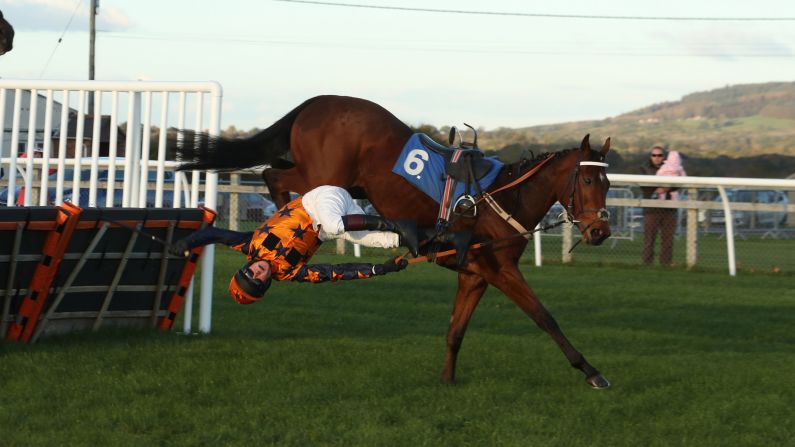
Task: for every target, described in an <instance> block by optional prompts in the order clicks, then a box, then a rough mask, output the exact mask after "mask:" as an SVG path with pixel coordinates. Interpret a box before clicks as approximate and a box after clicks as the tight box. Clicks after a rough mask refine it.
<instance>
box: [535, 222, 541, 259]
mask: <svg viewBox="0 0 795 447" xmlns="http://www.w3.org/2000/svg"><path fill="white" fill-rule="evenodd" d="M535 229H536V232H535V233H533V253H534V257H535V261H536V267H541V224H540V223H539V224H537V225H536V228H535Z"/></svg>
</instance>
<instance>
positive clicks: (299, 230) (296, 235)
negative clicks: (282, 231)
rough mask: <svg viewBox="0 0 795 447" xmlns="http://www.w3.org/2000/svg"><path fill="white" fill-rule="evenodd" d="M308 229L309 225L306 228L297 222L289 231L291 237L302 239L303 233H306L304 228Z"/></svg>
mask: <svg viewBox="0 0 795 447" xmlns="http://www.w3.org/2000/svg"><path fill="white" fill-rule="evenodd" d="M308 229H309V226H307V227H306V228H303V227H301V224H300V223H299V224H297V225H296V226H295V228H290V231H292V232H293V238H295V239H303V238H304V235H305V234H306V230H308Z"/></svg>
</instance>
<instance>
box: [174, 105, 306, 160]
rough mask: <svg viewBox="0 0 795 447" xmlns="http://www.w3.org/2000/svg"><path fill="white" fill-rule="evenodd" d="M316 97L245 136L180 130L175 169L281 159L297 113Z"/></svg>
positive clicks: (288, 144)
mask: <svg viewBox="0 0 795 447" xmlns="http://www.w3.org/2000/svg"><path fill="white" fill-rule="evenodd" d="M315 99H317V97H315V98H311V99H308V100H306V101H304V102H303V103H302V104H301V105H299V106H298V107H296V108H294V109H293V110H291V111H290V113H288V114H287V115H284V116H283V117H282V118H280V119H279V120H278V121H276V122H275V123H273V125H271V126H270V127H268V128H267V129H265V130H263V131H261V132H260V133H258V134H256V135H253V136H251V137H248V138H236V139H232V138H224V137H220V136H211V135H209V134H207V133H206V132H190V131H182V133H183V138H182V140H181V142H180V143H178V144H177V160H178V161H180V162H182V164H180V166H179V168H177V169H178V170H180V171H182V170H192V169H197V170H213V171H234V170H237V169H243V168H250V167H252V166H261V165H273V164H274V163H276V164H282V163H280V157H282V156H283V155H285V154H286V153H287V152H289V151H290V129H291V128H292V126H293V122H294V121H295V118H296V116H298V114H299V113H300V112H301V111H302V110H303V109H304V108H305V107H306V106H308V105H309V104H310V103H312V102H313V101H314V100H315Z"/></svg>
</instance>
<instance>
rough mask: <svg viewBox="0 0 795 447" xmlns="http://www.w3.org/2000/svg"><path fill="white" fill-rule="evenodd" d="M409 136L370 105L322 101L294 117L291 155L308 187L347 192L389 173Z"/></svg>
mask: <svg viewBox="0 0 795 447" xmlns="http://www.w3.org/2000/svg"><path fill="white" fill-rule="evenodd" d="M410 136H411V129H410V128H409V127H408V126H407V125H406V124H404V123H403V122H402V121H400V120H399V119H398V118H397V117H395V116H394V115H393V114H392V113H390V112H389V111H388V110H386V109H385V108H383V107H382V106H380V105H378V104H376V103H374V102H372V101H368V100H366V99H361V98H354V97H350V96H334V95H325V96H317V97H315V98H312V100H310V101H309V103H308V104H307V106H306V107H305V108H304V109H303V110H301V112H300V113H299V114H298V116H297V117H296V119H295V122H294V123H293V126H292V129H291V136H290V140H291V148H290V150H291V152H292V156H293V160H294V161H295V164H296V166H297V167H298V169H299V170H300V171H301V172H302V174H304V175H303V176H304V178H305V179H307V180H308V181H310V182H311V183H313V184H316V185H327V184H334V185H339V186H344V187H347V186H352V185H355V184H357V183H361V181H360V177H361V175H373V174H383V173H387V172H389V171H390V170H391V164H389V162H390V161H391V162H392V163H394V161H395V160H396V159H397V157H398V155H399V153H400V150H401V148H402V147H403V144H404V143H405V142H406V141H407V140H408V138H409V137H410ZM387 165H388V166H387ZM359 186H363V185H359Z"/></svg>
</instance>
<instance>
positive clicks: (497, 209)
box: [483, 192, 531, 239]
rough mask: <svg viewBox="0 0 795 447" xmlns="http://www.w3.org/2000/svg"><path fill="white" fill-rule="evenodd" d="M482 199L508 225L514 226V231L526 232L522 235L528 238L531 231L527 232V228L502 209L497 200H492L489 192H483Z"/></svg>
mask: <svg viewBox="0 0 795 447" xmlns="http://www.w3.org/2000/svg"><path fill="white" fill-rule="evenodd" d="M483 200H485V201H486V203H487V204H488V205H489V206H490V207H491V209H493V210H494V212H495V213H497V214H498V215H499V216H500V217H502V218H503V220H505V221H506V222H508V224H509V225H510V226H512V227H514V228H515V229H516V231H518V232H519V233H526V234H525V235H524V238H525V239H530V236H531V233H530V232H528V231H527V229H526V228H525V227H524V226H523V225H522V224H520V223H519V222H518V221H517V220H516V219H514V218H513V216H511V215H510V214H508V213H507V212H505V210H504V209H502V207H501V206H500V205H499V204H498V203H497V201H496V200H494V198H493V197H491V194H489V193H487V192H486V193H483Z"/></svg>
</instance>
